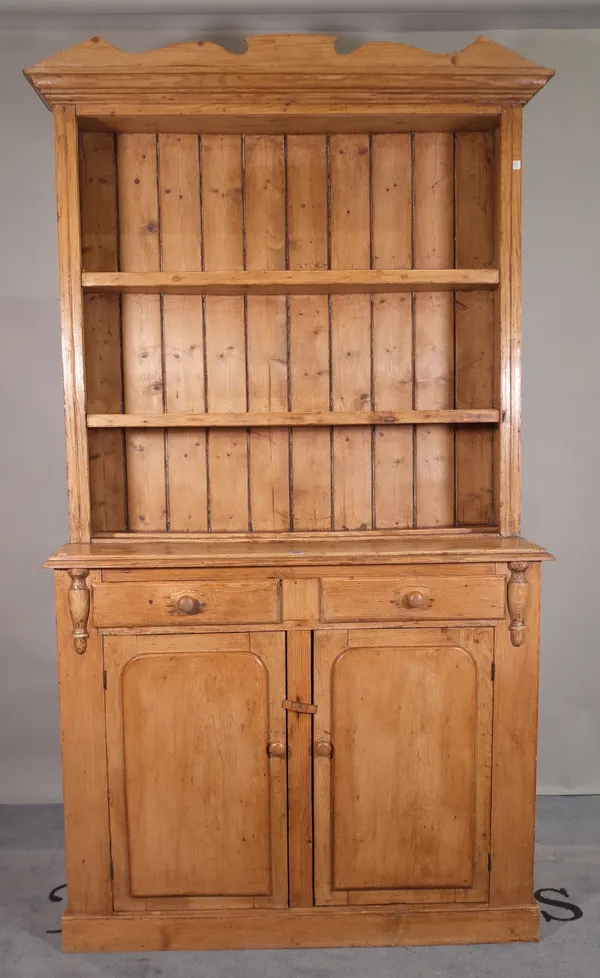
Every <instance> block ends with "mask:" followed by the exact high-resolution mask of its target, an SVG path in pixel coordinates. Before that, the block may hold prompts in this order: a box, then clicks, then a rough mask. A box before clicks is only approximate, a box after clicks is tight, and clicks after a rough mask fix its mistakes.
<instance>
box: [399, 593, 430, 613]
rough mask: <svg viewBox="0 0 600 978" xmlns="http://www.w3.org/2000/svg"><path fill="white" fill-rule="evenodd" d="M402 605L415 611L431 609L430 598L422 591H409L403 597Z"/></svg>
mask: <svg viewBox="0 0 600 978" xmlns="http://www.w3.org/2000/svg"><path fill="white" fill-rule="evenodd" d="M404 604H405V605H406V607H407V608H414V609H415V610H417V611H421V610H424V609H425V608H431V598H430V597H429V596H428V595H427V594H423V592H422V591H409V592H408V594H406V595H405V596H404Z"/></svg>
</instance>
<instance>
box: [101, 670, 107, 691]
mask: <svg viewBox="0 0 600 978" xmlns="http://www.w3.org/2000/svg"><path fill="white" fill-rule="evenodd" d="M102 685H103V686H104V688H105V689H108V686H107V682H106V669H104V670H103V672H102Z"/></svg>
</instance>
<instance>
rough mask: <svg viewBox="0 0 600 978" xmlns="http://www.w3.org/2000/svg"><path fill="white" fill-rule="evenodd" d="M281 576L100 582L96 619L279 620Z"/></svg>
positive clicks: (141, 622)
mask: <svg viewBox="0 0 600 978" xmlns="http://www.w3.org/2000/svg"><path fill="white" fill-rule="evenodd" d="M279 617H280V614H279V583H278V581H274V580H270V581H244V582H240V583H236V582H223V583H221V582H209V581H197V582H196V581H180V582H173V583H170V584H160V583H159V584H150V583H148V584H99V585H98V586H97V587H95V588H94V590H93V599H92V621H93V623H94V624H95V625H96V626H97V627H98V628H102V627H108V626H111V625H114V626H125V627H127V626H132V627H135V626H136V625H138V626H151V625H175V626H182V627H185V626H186V625H220V624H224V625H227V624H229V625H254V624H270V623H274V622H278V621H279Z"/></svg>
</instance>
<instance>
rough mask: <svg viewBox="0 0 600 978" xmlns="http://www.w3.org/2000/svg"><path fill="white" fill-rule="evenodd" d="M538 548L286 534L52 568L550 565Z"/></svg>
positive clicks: (437, 537)
mask: <svg viewBox="0 0 600 978" xmlns="http://www.w3.org/2000/svg"><path fill="white" fill-rule="evenodd" d="M552 559H553V558H552V557H551V555H550V554H549V553H548V552H547V551H546V550H544V548H543V547H539V546H537V545H536V544H533V543H529V541H528V540H523V539H521V538H520V537H498V536H497V535H495V534H493V533H489V534H488V533H481V534H480V533H473V532H460V531H459V532H458V533H457V532H455V531H449V532H444V533H439V532H438V533H436V534H431V533H419V532H418V531H417V532H416V533H412V532H408V531H407V533H405V534H401V533H399V532H398V531H395V532H388V533H385V532H383V531H380V532H378V533H375V534H373V535H368V536H367V535H366V534H364V533H362V532H358V533H350V534H346V533H338V534H335V535H333V534H330V533H323V534H310V533H308V534H297V533H295V534H285V535H283V534H282V535H271V536H270V537H268V536H267V537H266V538H263V537H261V538H251V539H248V538H247V537H243V536H242V537H232V538H231V540H228V538H225V539H223V538H222V537H221V538H220V539H219V538H215V537H211V536H210V535H204V536H203V537H201V538H198V539H197V540H193V541H190V540H185V539H183V540H182V539H181V538H179V539H175V540H170V539H168V538H167V539H166V540H165V538H164V536H158V537H155V538H154V539H152V540H149V541H148V542H147V543H145V542H142V541H138V540H132V539H131V537H130V536H127V535H126V536H124V537H117V538H115V539H100V540H96V541H93V542H92V543H90V544H66V545H65V546H64V547H61V549H60V550H58V551H56V553H54V554H53V555H52V556H51V557H49V558H48V560H47V561H46V564H45V566H46V567H53V568H60V569H62V568H68V567H94V568H95V567H106V568H109V567H114V568H118V567H125V568H126V567H129V568H132V569H135V568H143V567H150V568H151V567H162V568H169V567H173V568H179V567H182V568H183V567H247V566H250V567H252V566H255V567H265V566H267V567H268V566H270V567H273V566H279V565H289V566H294V567H302V566H313V567H315V566H317V567H318V566H319V565H325V566H326V565H337V564H342V565H347V566H350V565H355V564H379V565H381V566H385V565H386V564H390V563H391V564H402V563H404V564H413V563H414V564H420V563H425V564H437V563H446V562H448V561H449V562H450V563H452V564H462V563H477V562H480V561H482V560H483V561H501V560H552Z"/></svg>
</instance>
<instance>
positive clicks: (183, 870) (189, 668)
mask: <svg viewBox="0 0 600 978" xmlns="http://www.w3.org/2000/svg"><path fill="white" fill-rule="evenodd" d="M240 639H241V640H242V641H243V642H244V644H245V646H246V650H240V651H238V650H237V648H236V646H238V644H239V641H240ZM164 644H166V646H167V648H165V647H164V645H163V641H161V640H160V639H152V638H150V639H148V638H137V637H135V636H130V637H127V638H121V639H115V638H110V639H107V640H106V652H107V662H106V667H107V694H106V695H107V724H108V759H109V778H110V783H111V787H112V791H111V819H112V848H113V862H114V873H115V879H114V886H115V906H116V908H117V909H121V910H126V909H128V910H132V909H135V908H136V907H137V908H138V909H144V908H146V907H147V908H149V909H150V908H153V909H158V908H160V907H161V906H162V907H165V908H167V907H172V908H175V907H177V906H180V905H181V898H187V902H185V903H184V905H185V906H187V907H190V908H193V907H197V906H203V905H208V906H219V905H224V906H228V905H229V906H232V905H234V906H239V905H242V906H243V905H244V904H245V905H246V906H253V905H255V904H254V901H255V899H259V900H260V901H261V905H262V906H285V905H286V904H287V866H286V850H285V833H284V832H283V834H282V827H283V829H285V761H283V762H282V760H281V759H280V758H277V759H276V760H275V761H273V760H272V759H269V758H268V756H267V749H266V748H267V744H268V743H269V741H270V740H271V739H273V738H277V737H279V738H281V737H283V739H284V741H285V723H284V721H283V719H279V722H278V719H277V718H278V716H279V714H278V713H275V714H274V716H273V719H272V720H270V716H271V715H272V714H273V707H274V705H275V703H276V702H277V700H278V698H279V697H280V696H281V695H283V690H284V676H285V666H284V652H283V639H282V637H281V636H278V635H273V636H252V637H249V636H240V637H239V638H238V637H237V636H233V637H231V636H230V637H229V641H228V642H223V641H219V640H218V637H217V643H216V646H215V645H214V644H213V640H212V639H211V638H210V637H208V636H206V637H202V636H198V637H196V638H195V639H193V640H192V641H191V642H190V640H189V638H188V639H185V638H184V639H183V640H182V642H181V643H177V642H176V641H174V640H171V641H170V642H169V641H167V642H166V643H164ZM161 646H162V647H161ZM169 646H170V647H169ZM248 651H250V652H251V653H252V654H248ZM281 712H282V711H280V713H281ZM175 717H176V722H175ZM240 717H244V718H245V719H244V723H243V724H241V725H240ZM250 718H251V719H250ZM234 730H235V734H234ZM149 745H150V749H151V753H152V757H153V763H152V765H151V766H148V765H147V764H146V763H145V760H146V756H147V751H148V748H149ZM199 759H201V764H199V763H198V761H199ZM174 761H175V762H174ZM182 799H183V800H184V804H183V805H182ZM124 806H126V812H127V818H126V820H125V818H124V814H125V808H124ZM182 840H185V844H184V845H182ZM151 853H152V855H150V854H151ZM244 897H245V898H246V899H245V900H244V899H243V898H244ZM232 898H233V903H232Z"/></svg>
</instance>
